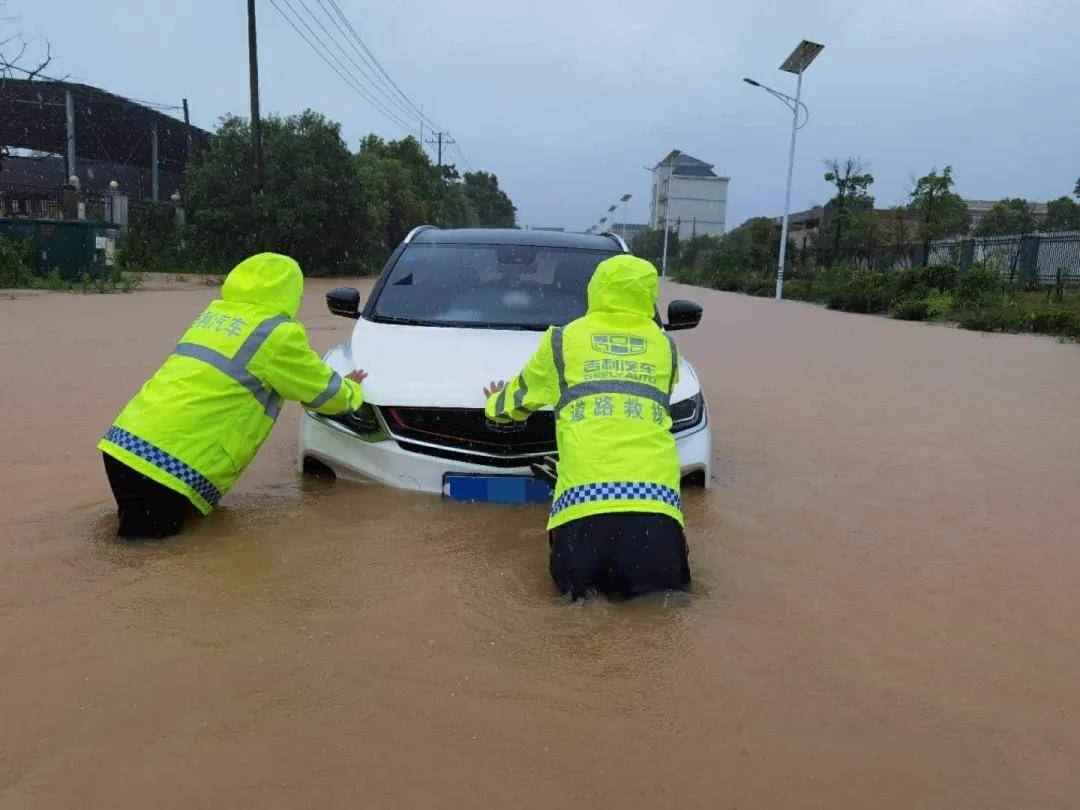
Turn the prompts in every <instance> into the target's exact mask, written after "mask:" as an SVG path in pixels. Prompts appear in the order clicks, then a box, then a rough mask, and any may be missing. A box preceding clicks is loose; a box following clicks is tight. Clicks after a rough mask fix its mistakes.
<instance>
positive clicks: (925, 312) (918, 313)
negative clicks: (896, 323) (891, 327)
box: [889, 298, 930, 321]
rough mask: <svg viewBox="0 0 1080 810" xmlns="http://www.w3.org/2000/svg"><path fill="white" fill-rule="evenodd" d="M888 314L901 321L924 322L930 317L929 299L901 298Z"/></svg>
mask: <svg viewBox="0 0 1080 810" xmlns="http://www.w3.org/2000/svg"><path fill="white" fill-rule="evenodd" d="M889 314H890V315H892V317H894V318H897V319H899V320H901V321H925V320H927V319H928V318H929V317H930V299H929V298H901V299H900V300H899V301H897V302H896V303H894V304H893V305H892V307H891V308H890V309H889Z"/></svg>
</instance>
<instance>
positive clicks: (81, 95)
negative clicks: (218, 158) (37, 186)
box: [0, 79, 210, 172]
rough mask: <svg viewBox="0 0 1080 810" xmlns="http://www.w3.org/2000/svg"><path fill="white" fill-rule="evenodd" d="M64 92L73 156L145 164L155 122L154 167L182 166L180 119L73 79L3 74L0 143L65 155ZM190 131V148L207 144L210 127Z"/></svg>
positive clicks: (184, 132)
mask: <svg viewBox="0 0 1080 810" xmlns="http://www.w3.org/2000/svg"><path fill="white" fill-rule="evenodd" d="M67 91H70V92H71V94H72V97H73V98H74V102H75V104H74V107H75V155H76V158H77V159H83V160H95V161H105V162H110V163H118V164H123V165H128V166H149V165H150V151H151V150H150V130H151V128H152V127H153V126H155V125H156V126H157V133H158V166H159V167H160V168H161V170H162V171H167V172H169V171H171V172H182V171H183V170H184V166H185V164H186V163H187V138H188V131H189V130H188V127H187V126H186V125H185V124H184V122H183V121H178V120H177V119H175V118H173V117H172V116H169V115H165V114H164V113H162V112H158V111H157V110H155V109H153V108H152V107H149V106H147V105H145V104H141V103H139V102H136V101H132V100H130V99H126V98H124V97H123V96H118V95H114V94H113V93H109V92H106V91H105V90H101V89H99V88H97V87H90V86H88V85H85V84H75V83H73V82H59V81H31V80H27V79H4V81H3V82H2V84H0V145H3V146H10V147H17V148H23V149H35V150H40V151H42V152H51V153H54V154H60V155H63V154H66V152H67V113H66V110H65V105H66V102H65V98H66V93H67ZM190 133H191V140H192V148H193V149H194V151H196V152H199V151H202V150H203V149H205V148H207V147H208V146H209V143H210V133H209V132H206V131H205V130H202V129H199V128H198V127H191V128H190Z"/></svg>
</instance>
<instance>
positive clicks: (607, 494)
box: [551, 481, 682, 516]
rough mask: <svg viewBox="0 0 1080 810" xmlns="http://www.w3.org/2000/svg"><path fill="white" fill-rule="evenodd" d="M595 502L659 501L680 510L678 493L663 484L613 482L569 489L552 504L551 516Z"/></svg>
mask: <svg viewBox="0 0 1080 810" xmlns="http://www.w3.org/2000/svg"><path fill="white" fill-rule="evenodd" d="M596 501H660V503H666V504H667V505H668V506H674V507H675V508H676V509H682V499H681V498H680V497H679V493H678V492H676V491H675V490H673V489H672V488H671V487H665V486H664V485H663V484H652V483H649V482H645V481H615V482H613V483H608V484H584V485H583V486H580V487H571V488H570V489H568V490H566V492H564V493H563V494H562V495H560V496H559V498H558V500H556V501H555V503H554V504H552V507H551V514H552V515H553V516H554V515H557V514H559V512H561V511H563V510H564V509H569V508H570V507H571V506H578V505H580V504H583V503H594V502H596Z"/></svg>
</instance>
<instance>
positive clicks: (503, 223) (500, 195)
mask: <svg viewBox="0 0 1080 810" xmlns="http://www.w3.org/2000/svg"><path fill="white" fill-rule="evenodd" d="M465 194H466V195H467V196H468V197H469V199H470V200H472V204H473V207H474V208H475V209H476V213H477V216H478V217H479V219H480V224H481V225H482V226H484V227H487V228H516V227H517V208H516V207H515V206H514V203H513V202H512V201H511V200H510V198H509V197H508V196H507V195H506V192H504V191H503V190H502V189H501V188H499V178H497V177H496V176H495V175H494V174H491V173H490V172H466V173H465Z"/></svg>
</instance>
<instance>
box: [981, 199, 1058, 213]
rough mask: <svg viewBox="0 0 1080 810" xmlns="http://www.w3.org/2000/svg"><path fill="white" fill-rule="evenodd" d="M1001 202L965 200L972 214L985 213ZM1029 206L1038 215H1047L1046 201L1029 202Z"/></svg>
mask: <svg viewBox="0 0 1080 810" xmlns="http://www.w3.org/2000/svg"><path fill="white" fill-rule="evenodd" d="M999 202H1001V200H964V203H965V204H966V205H967V209H968V213H971V214H985V213H986V212H987V211H989V210H990V209H991V208H993V207H994V206H995V205H997V204H998V203H999ZM1028 208H1029V209H1030V210H1031V213H1032V214H1034V215H1035V216H1037V217H1038V216H1045V215H1046V203H1039V202H1029V203H1028Z"/></svg>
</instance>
